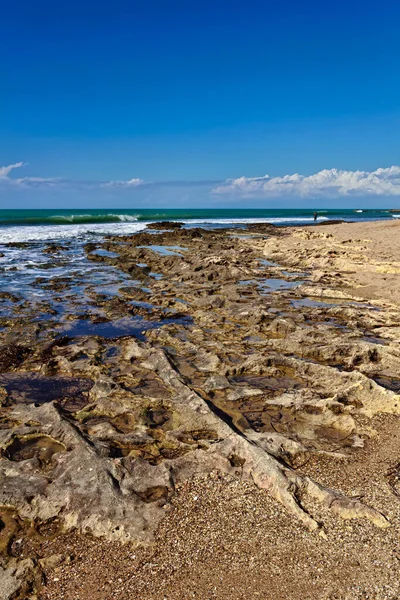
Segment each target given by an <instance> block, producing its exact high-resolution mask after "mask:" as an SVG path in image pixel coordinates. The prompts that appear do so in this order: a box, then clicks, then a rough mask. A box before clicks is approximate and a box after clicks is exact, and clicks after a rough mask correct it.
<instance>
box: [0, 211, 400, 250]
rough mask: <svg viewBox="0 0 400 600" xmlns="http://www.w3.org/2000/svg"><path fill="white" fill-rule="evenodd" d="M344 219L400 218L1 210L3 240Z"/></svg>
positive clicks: (386, 214)
mask: <svg viewBox="0 0 400 600" xmlns="http://www.w3.org/2000/svg"><path fill="white" fill-rule="evenodd" d="M314 212H317V214H318V222H321V221H329V220H336V219H343V220H345V221H376V220H382V219H393V218H398V217H400V212H398V213H396V212H390V211H389V210H379V209H376V210H372V209H368V210H362V209H357V210H326V209H324V210H320V209H318V208H315V209H314V208H313V209H300V210H299V209H284V210H281V209H265V210H264V209H204V210H200V209H194V210H191V209H170V210H166V209H165V210H164V209H163V210H152V209H138V210H135V209H121V210H116V209H98V210H92V209H90V210H85V209H84V210H68V209H65V210H51V209H49V210H0V244H5V243H7V242H28V241H39V240H42V241H49V240H60V239H77V238H80V239H81V238H82V237H83V238H85V239H87V238H91V237H96V236H102V235H104V234H114V235H118V234H121V235H125V234H130V233H136V232H137V231H141V230H142V229H145V228H146V225H147V224H148V223H151V222H153V221H180V222H183V223H184V224H185V226H186V227H194V226H196V227H197V226H201V227H207V228H209V227H226V226H230V227H239V228H240V227H244V226H245V225H246V224H248V223H273V224H274V225H278V226H279V225H286V226H288V225H308V224H312V223H313V222H314V217H313V214H314Z"/></svg>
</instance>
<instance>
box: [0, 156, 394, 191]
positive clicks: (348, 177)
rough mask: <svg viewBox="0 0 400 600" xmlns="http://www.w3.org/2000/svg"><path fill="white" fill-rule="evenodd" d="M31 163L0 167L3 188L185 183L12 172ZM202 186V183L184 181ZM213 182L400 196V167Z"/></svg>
mask: <svg viewBox="0 0 400 600" xmlns="http://www.w3.org/2000/svg"><path fill="white" fill-rule="evenodd" d="M26 165H27V163H23V162H17V163H14V164H11V165H8V166H4V167H0V191H1V190H4V189H10V188H14V189H15V188H18V189H30V188H38V187H39V188H40V187H42V188H49V187H50V188H56V187H62V188H67V189H68V188H71V189H74V188H80V189H91V190H95V189H106V190H112V191H114V190H115V191H118V190H132V191H133V190H135V189H137V188H142V187H146V186H149V187H151V186H154V187H155V186H166V185H171V184H172V183H175V184H182V182H146V181H144V180H143V179H140V178H138V177H136V178H131V179H128V180H110V181H83V180H68V179H62V178H46V177H20V178H14V177H11V176H10V175H11V174H12V171H14V170H15V169H19V168H21V167H24V166H26ZM184 183H185V185H187V186H190V185H193V186H198V185H199V183H200V182H198V181H197V182H190V181H187V182H184ZM203 183H204V185H207V183H210V186H209V190H208V191H209V192H210V193H211V194H213V195H218V196H220V197H221V196H229V197H238V198H259V199H262V198H270V199H273V198H291V197H297V198H321V197H322V198H335V197H336V198H339V197H352V196H386V197H393V196H400V166H391V167H387V168H379V169H376V170H375V171H346V170H340V169H324V170H322V171H319V172H318V173H315V174H313V175H300V174H299V173H294V174H292V175H284V176H282V177H270V176H269V175H264V176H262V177H239V178H237V179H227V180H225V181H221V182H203Z"/></svg>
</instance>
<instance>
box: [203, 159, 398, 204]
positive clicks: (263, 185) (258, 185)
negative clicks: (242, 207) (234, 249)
mask: <svg viewBox="0 0 400 600" xmlns="http://www.w3.org/2000/svg"><path fill="white" fill-rule="evenodd" d="M212 192H213V193H214V194H230V195H234V196H241V197H258V198H260V197H262V198H279V197H282V196H284V197H289V196H297V197H300V198H316V197H321V196H322V197H338V196H398V195H400V167H398V166H392V167H388V168H379V169H376V171H343V170H339V169H324V170H322V171H319V172H318V173H315V174H314V175H299V174H298V173H294V174H293V175H284V176H283V177H270V176H269V175H264V176H263V177H239V178H238V179H229V180H226V181H225V182H223V183H222V184H220V185H217V186H216V187H214V188H213V190H212Z"/></svg>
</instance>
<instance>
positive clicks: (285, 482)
mask: <svg viewBox="0 0 400 600" xmlns="http://www.w3.org/2000/svg"><path fill="white" fill-rule="evenodd" d="M399 230H400V222H397V221H395V220H393V221H385V222H383V221H382V222H372V223H346V224H342V225H341V224H336V225H332V224H327V229H326V231H325V230H324V225H322V224H321V225H320V226H319V227H318V229H315V227H314V226H310V227H301V228H293V227H290V228H289V227H287V228H281V227H279V228H278V227H271V226H268V225H266V224H264V225H262V224H260V225H249V226H248V227H247V230H240V231H238V230H237V229H236V230H235V229H224V230H223V229H216V230H205V229H201V228H193V229H177V228H174V229H173V230H171V231H166V232H161V233H157V234H154V233H149V232H147V231H144V232H140V233H137V234H135V235H134V236H130V237H125V238H124V237H123V236H115V237H112V236H110V237H109V239H108V240H101V241H97V242H94V243H92V244H87V245H86V256H87V259H88V260H89V261H91V263H93V264H94V265H98V267H99V269H101V268H103V267H106V268H111V270H112V271H113V272H114V271H115V270H117V271H118V272H120V273H122V274H123V284H122V285H120V283H118V282H117V283H116V284H115V285H117V286H118V285H120V290H119V291H117V293H113V294H108V295H107V294H104V293H102V292H101V285H100V286H99V289H97V288H96V286H95V285H93V284H90V285H89V286H87V285H86V287H85V291H84V294H85V297H87V298H88V299H89V304H88V307H89V308H90V310H89V309H88V310H87V311H86V314H84V313H80V312H79V311H77V298H76V297H75V296H76V294H72V296H71V299H70V300H69V302H70V303H71V311H70V313H68V314H67V317H65V313H63V315H62V319H64V321H63V322H64V325H65V324H66V325H68V324H69V325H70V326H69V327H68V326H67V327H66V326H64V327H63V328H62V329H61V330H59V332H58V333H57V328H56V329H54V323H55V322H57V320H58V319H59V318H60V317H59V316H58V315H57V314H55V315H53V316H52V317H51V318H52V319H53V321H52V320H51V319H50V321H46V320H45V319H42V320H41V321H40V323H37V322H35V320H34V316H33V314H32V315H31V317H27V314H29V310H30V309H29V306H28V307H27V306H25V307H23V309H22V308H21V309H19V308H18V310H19V311H20V314H22V313H23V311H25V312H24V313H23V317H20V318H21V323H19V322H18V318H19V317H18V314H16V315H14V316H13V318H12V319H10V320H9V322H8V323H3V327H4V326H5V329H3V330H2V331H0V337H1V343H2V357H3V358H2V364H1V365H0V366H1V373H0V378H1V379H0V386H2V389H3V396H2V398H3V402H2V405H3V408H2V419H3V422H4V423H5V424H6V426H5V428H3V429H2V431H1V433H2V438H1V440H2V446H3V449H5V450H3V458H2V459H1V461H0V462H1V463H2V464H1V465H0V466H1V468H2V471H1V473H2V479H3V484H5V485H8V487H9V489H10V491H9V492H3V497H2V499H1V504H2V505H3V506H4V505H7V506H9V507H10V506H17V507H18V511H17V512H18V513H19V514H18V515H17V514H16V512H15V510H14V511H13V510H10V509H7V511H8V512H7V511H6V512H7V519H8V520H7V527H6V530H5V533H3V537H4V536H5V535H8V536H9V537H8V538H7V542H6V545H5V546H4V548H5V549H6V550H5V554H4V556H5V559H4V560H5V563H4V564H5V565H6V568H7V569H8V570H7V571H6V573H7V574H9V576H10V581H14V582H16V585H21V582H22V585H25V583H26V582H28V583H29V585H30V587H31V589H32V590H34V589H36V588H37V589H40V590H41V591H40V592H39V598H40V599H42V600H50V599H52V598H66V599H68V600H72V599H73V598H75V597H76V596H77V595H78V596H79V598H80V599H81V600H86V598H87V600H89V598H90V599H91V600H106V599H107V600H109V599H111V598H118V600H125V598H130V599H132V598H138V599H139V598H140V599H141V600H144V599H146V600H152V599H153V598H159V597H164V596H165V597H166V598H168V599H176V600H178V599H179V600H180V599H182V600H183V599H185V600H186V598H188V597H192V596H193V597H200V598H205V597H210V598H217V599H225V598H245V599H247V598H250V597H254V596H255V595H259V596H260V597H262V598H271V599H272V598H274V599H275V598H276V599H280V598H282V599H283V598H287V597H290V598H293V599H297V598H298V599H299V600H300V598H301V600H303V599H305V598H309V599H310V600H311V599H312V600H313V599H317V598H318V599H322V598H326V599H327V600H328V599H330V598H339V599H342V598H343V600H344V599H345V598H351V599H352V600H353V599H354V600H355V599H358V598H360V599H361V598H364V597H366V596H365V595H366V594H369V595H370V597H375V598H377V599H378V598H384V597H387V598H388V599H392V598H393V599H394V598H397V597H398V595H399V593H400V588H399V584H398V578H397V576H396V570H397V569H398V566H397V565H398V563H397V562H396V561H397V558H396V556H395V555H396V539H397V538H398V534H399V531H400V529H399V527H400V524H399V511H398V498H397V497H396V495H395V493H393V492H394V491H397V486H398V483H397V479H396V478H397V470H396V469H397V467H396V465H397V463H398V462H399V460H400V459H398V460H397V463H396V460H395V459H396V457H397V458H398V456H399V449H400V434H399V433H398V431H397V430H398V423H399V421H398V418H399V416H398V415H399V414H400V402H399V392H400V379H399V378H398V376H397V373H399V367H400V359H399V357H398V353H397V350H396V347H397V342H398V338H399V335H400V334H399V332H400V283H399V281H398V279H400V278H399V277H398V274H399V273H400V262H399V261H400V241H399V242H398V241H397V239H398V237H399V236H398V231H399ZM396 236H397V237H396ZM155 240H156V241H157V244H156V245H154V244H155ZM65 245H66V244H64V247H62V246H61V247H58V248H57V247H54V248H53V249H51V248H50V249H49V252H50V255H51V256H54V257H55V258H54V261H55V262H56V261H57V260H58V258H57V256H58V255H59V256H62V255H63V252H65ZM49 246H50V245H49ZM365 258H366V259H367V260H365ZM85 264H86V263H85ZM371 280H374V281H372V283H371ZM118 281H120V280H118ZM121 281H122V280H121ZM73 283H74V285H77V282H73ZM69 285H70V284H69V283H68V282H66V281H57V280H56V279H53V280H52V281H51V282H49V283H48V290H49V293H50V294H52V295H53V296H57V295H59V296H67V295H68V289H69V287H68V286H69ZM113 285H114V284H113ZM121 288H122V289H121ZM79 289H80V288H79ZM80 293H83V292H80ZM7 301H10V302H11V304H12V302H13V301H12V300H10V299H8V300H7ZM14 304H15V305H16V306H19V305H18V304H17V303H16V302H14ZM21 306H22V305H21ZM74 307H75V310H74ZM51 309H52V308H51V307H50V305H49V309H48V310H51ZM32 310H33V308H32ZM53 310H55V309H54V307H53ZM74 312H75V314H74ZM17 313H18V311H17ZM49 314H51V313H49ZM65 318H66V319H67V320H65ZM124 320H125V321H124ZM122 321H123V322H124V323H125V326H126V330H124V329H123V328H122V330H121V327H123V323H122V324H121V322H122ZM133 321H134V322H135V323H136V329H135V328H134V323H133ZM82 323H83V325H84V326H83V325H82ZM76 324H79V329H78V330H77V329H76V327H75V325H76ZM117 324H118V327H116V325H117ZM74 327H75V329H74ZM141 328H142V329H141ZM76 331H78V333H76ZM22 332H24V333H23V336H22ZM74 332H75V333H74ZM82 332H83V335H82ZM99 332H101V333H99ZM104 332H107V335H105V333H104ZM139 332H140V335H141V337H138V334H139ZM21 340H24V343H21ZM49 381H50V382H53V383H56V385H55V386H54V385H50V384H49ZM4 390H5V391H4ZM60 390H61V391H62V393H61V392H60ZM16 440H17V441H16ZM17 442H18V443H17ZM10 463H11V464H12V468H13V479H12V486H11V479H10V475H9V468H10ZM389 471H390V472H391V475H388V474H387V473H388V472H389ZM27 477H30V484H29V485H28V486H26V485H25V484H24V483H23V482H24V481H26V478H27ZM10 486H11V487H10ZM3 489H4V488H3ZM32 490H34V492H33V498H32ZM333 490H334V491H333ZM66 495H67V496H68V498H66ZM278 498H279V500H280V502H281V503H283V505H284V506H285V508H286V510H285V509H284V508H283V506H282V504H280V503H279V502H278ZM2 510H3V509H0V513H1V514H0V518H2V519H3V522H6V517H5V516H4V510H3V512H2ZM341 517H345V519H342V518H341ZM348 519H351V520H350V521H349V520H348ZM68 523H69V528H70V532H69V533H68V532H64V530H65V527H66V524H68ZM157 524H158V527H157ZM389 524H390V527H388V528H386V526H387V525H389ZM73 528H75V532H74V531H73ZM83 529H86V530H87V532H88V533H91V534H94V535H95V536H98V538H99V539H96V538H91V537H88V538H86V537H85V536H84V535H82V534H80V533H79V531H80V530H83ZM310 530H314V532H313V533H311V532H310ZM29 531H30V532H31V533H30V534H29V535H28V532H29ZM40 531H42V533H40ZM46 531H48V533H46ZM396 536H397V537H396ZM325 538H327V539H325ZM17 539H21V540H22V541H21V542H20V543H19V544H17V546H15V542H16V540H17ZM122 542H129V543H130V544H131V543H133V544H134V545H136V544H137V543H138V542H139V543H140V542H141V543H144V544H145V546H144V548H143V549H139V550H134V549H133V548H132V547H131V546H129V544H128V546H125V545H122V546H121V545H120V543H122ZM13 545H14V546H15V547H14V550H13V553H11V555H10V554H9V551H8V550H7V549H9V548H11V547H13ZM296 545H299V547H300V551H296V550H295V546H296ZM63 548H64V550H63ZM307 549H308V550H307ZM3 552H4V550H3ZM7 553H8V554H7ZM113 553H115V556H116V558H118V560H113V559H112V557H110V555H112V554H113ZM133 555H135V556H134V558H132V556H133ZM214 556H218V561H219V566H218V564H215V560H214ZM55 557H58V558H55ZM77 557H78V558H77ZM196 557H197V558H196ZM32 558H33V559H34V560H35V561H37V560H38V558H40V560H42V563H40V562H39V563H38V562H34V563H33V564H27V563H26V562H25V563H24V561H27V560H28V561H29V560H32ZM285 561H286V562H285ZM349 561H350V562H349ZM357 561H358V564H356V562H357ZM377 561H378V563H379V561H380V563H379V564H381V568H380V569H379V572H377V570H378V569H377V567H375V566H374V565H375V564H376V562H377ZM266 562H267V563H268V565H269V567H268V569H266V568H265V563H266ZM23 563H24V564H23ZM288 564H290V565H291V567H292V572H288V570H287V565H288ZM349 564H351V565H352V568H351V569H349ZM121 565H122V566H121ZM228 565H230V568H231V570H232V574H231V575H229V574H227V573H226V571H227V569H228V568H229V567H228ZM271 565H273V566H271ZM222 566H223V568H222ZM12 568H14V569H17V571H16V572H14V575H12V574H11V570H10V569H12ZM18 569H20V571H19V572H18ZM343 569H345V574H344V575H343V573H342V571H343ZM346 569H347V571H346ZM368 570H369V571H370V572H371V570H372V572H373V576H372V575H369V574H368ZM339 574H340V576H339ZM4 576H5V575H4ZM7 576H8V575H7ZM0 577H1V575H0ZM309 578H314V579H315V584H314V586H313V587H314V589H310V585H309V582H308V579H309ZM120 580H121V581H120ZM249 580H250V581H249ZM24 582H25V583H24ZM10 585H12V584H11V583H10ZM26 585H28V584H26ZM26 589H28V588H25V592H22V593H26ZM30 593H31V595H32V596H33V594H34V593H35V592H34V591H32V592H30ZM161 594H163V596H162V595H161ZM193 594H194V595H193ZM372 594H375V596H373V595H372ZM384 594H386V596H385V595H384ZM0 597H1V596H0ZM20 597H21V598H22V597H26V596H20Z"/></svg>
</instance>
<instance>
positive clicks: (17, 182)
mask: <svg viewBox="0 0 400 600" xmlns="http://www.w3.org/2000/svg"><path fill="white" fill-rule="evenodd" d="M27 164H28V163H23V162H18V163H14V164H13V165H8V166H7V167H0V183H1V184H6V185H10V186H14V187H21V188H25V187H30V186H40V185H47V186H48V185H55V184H57V183H59V181H60V180H59V179H56V178H49V177H19V178H15V179H14V178H12V177H9V175H10V173H11V171H12V170H13V169H19V168H20V167H25V166H26V165H27Z"/></svg>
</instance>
